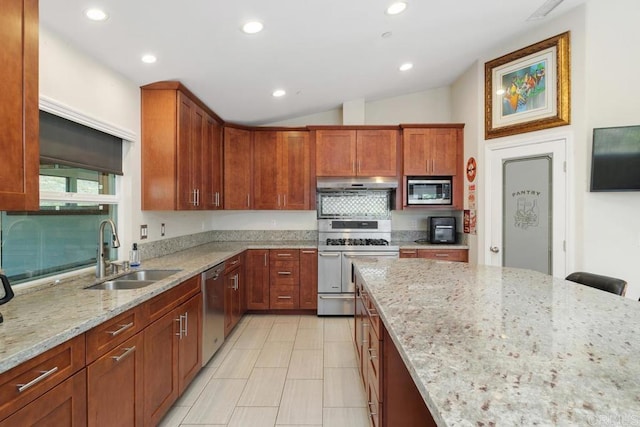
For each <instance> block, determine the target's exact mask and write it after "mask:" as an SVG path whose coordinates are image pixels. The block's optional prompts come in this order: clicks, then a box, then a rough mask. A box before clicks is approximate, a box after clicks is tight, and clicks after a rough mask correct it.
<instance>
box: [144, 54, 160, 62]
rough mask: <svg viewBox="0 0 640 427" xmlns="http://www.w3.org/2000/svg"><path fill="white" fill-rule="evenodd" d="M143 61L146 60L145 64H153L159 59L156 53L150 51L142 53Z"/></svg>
mask: <svg viewBox="0 0 640 427" xmlns="http://www.w3.org/2000/svg"><path fill="white" fill-rule="evenodd" d="M141 59H142V62H144V63H145V64H153V63H154V62H156V61H157V60H158V58H156V56H155V55H152V54H150V53H148V54H146V55H142V58H141Z"/></svg>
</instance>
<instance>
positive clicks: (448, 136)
mask: <svg viewBox="0 0 640 427" xmlns="http://www.w3.org/2000/svg"><path fill="white" fill-rule="evenodd" d="M458 131H459V129H457V128H409V129H404V130H403V143H404V150H403V156H404V158H403V160H404V167H403V175H444V176H453V175H456V174H457V173H458V169H459V167H460V166H459V165H458V150H459V144H458V136H459V135H458ZM460 148H461V147H460ZM460 158H461V156H460ZM460 161H461V160H460Z"/></svg>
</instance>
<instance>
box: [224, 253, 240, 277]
mask: <svg viewBox="0 0 640 427" xmlns="http://www.w3.org/2000/svg"><path fill="white" fill-rule="evenodd" d="M224 263H225V268H224V272H225V274H226V273H228V272H230V271H231V270H233V269H234V268H236V267H239V266H240V264H242V257H241V254H238V255H235V256H232V257H231V258H229V259H227V260H226V261H225V262H224Z"/></svg>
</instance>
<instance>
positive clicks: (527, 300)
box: [355, 259, 640, 426]
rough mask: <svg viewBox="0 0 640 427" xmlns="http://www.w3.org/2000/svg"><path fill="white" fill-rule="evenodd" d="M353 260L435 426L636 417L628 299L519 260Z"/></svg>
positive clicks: (637, 346) (637, 386) (638, 368)
mask: <svg viewBox="0 0 640 427" xmlns="http://www.w3.org/2000/svg"><path fill="white" fill-rule="evenodd" d="M355 265H356V267H357V270H358V274H359V275H360V277H361V278H362V279H363V281H364V286H365V288H366V289H367V290H368V291H369V293H370V295H371V299H372V301H373V303H374V305H375V307H376V309H377V310H378V312H379V313H380V318H381V319H382V321H383V323H384V325H385V326H386V328H387V330H388V331H389V335H390V336H391V338H392V340H393V341H394V344H395V346H396V347H397V348H398V350H399V353H400V355H401V356H402V358H403V359H404V362H405V364H406V366H407V368H408V370H409V372H410V374H411V376H412V377H413V379H414V381H415V383H416V385H417V387H418V389H419V391H420V393H421V394H422V397H423V398H424V400H425V403H426V404H427V407H428V408H429V410H430V411H431V413H432V414H433V417H434V419H435V421H436V422H437V424H438V425H440V426H491V425H494V426H516V425H526V426H529V425H543V426H551V425H553V426H574V425H575V426H588V425H597V426H605V425H610V426H632V425H640V331H639V330H638V325H640V303H638V302H637V301H633V300H631V299H628V298H623V297H619V296H617V295H614V294H610V293H606V292H603V291H600V290H597V289H592V288H589V287H586V286H583V285H579V284H577V283H573V282H568V281H565V280H562V279H556V278H553V277H551V276H548V275H545V274H541V273H537V272H534V271H529V270H522V269H511V268H500V267H490V266H471V265H469V264H466V263H456V262H442V261H432V260H426V259H400V260H380V261H377V262H371V261H356V262H355Z"/></svg>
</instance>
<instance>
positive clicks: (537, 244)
mask: <svg viewBox="0 0 640 427" xmlns="http://www.w3.org/2000/svg"><path fill="white" fill-rule="evenodd" d="M566 146H567V141H566V140H565V139H554V140H547V141H541V142H529V143H521V144H515V145H514V144H501V145H497V146H494V147H490V148H488V155H487V157H486V158H487V160H488V162H487V165H488V167H489V168H490V171H489V173H488V174H487V189H488V190H489V191H487V195H488V199H489V200H487V209H488V211H487V215H488V220H487V221H486V222H485V224H486V226H487V228H488V229H487V230H486V236H487V238H488V243H489V244H488V245H487V247H486V248H485V250H486V256H485V259H486V263H487V264H489V265H497V266H504V267H517V268H527V269H531V270H536V271H540V272H542V273H546V274H551V275H553V276H555V277H562V278H564V277H565V276H566V250H565V249H566V224H567V221H566V215H567V207H566V206H567V193H566V192H567V174H566Z"/></svg>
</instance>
